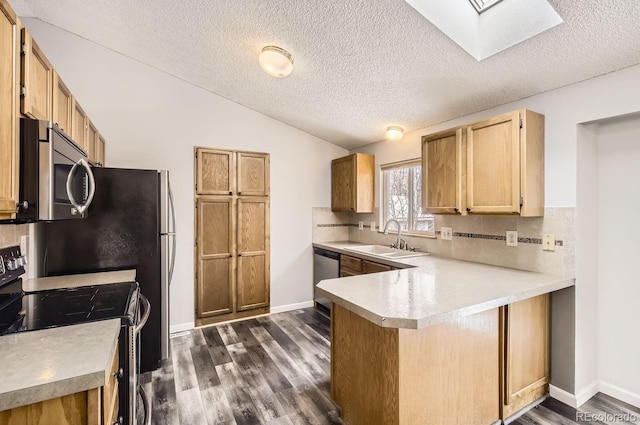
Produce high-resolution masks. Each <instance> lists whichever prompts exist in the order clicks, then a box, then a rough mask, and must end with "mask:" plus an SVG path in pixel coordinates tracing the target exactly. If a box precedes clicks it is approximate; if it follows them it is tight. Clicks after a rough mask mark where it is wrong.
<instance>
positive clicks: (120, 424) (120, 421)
mask: <svg viewBox="0 0 640 425" xmlns="http://www.w3.org/2000/svg"><path fill="white" fill-rule="evenodd" d="M123 424H124V419H123V418H122V416H120V417H119V418H118V420H117V421H114V422H113V425H123Z"/></svg>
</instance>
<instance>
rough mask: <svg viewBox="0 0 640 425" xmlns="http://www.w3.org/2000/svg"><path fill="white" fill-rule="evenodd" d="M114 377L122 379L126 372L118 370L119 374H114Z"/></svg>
mask: <svg viewBox="0 0 640 425" xmlns="http://www.w3.org/2000/svg"><path fill="white" fill-rule="evenodd" d="M113 376H114V377H115V378H118V379H121V378H122V377H123V376H124V370H122V368H120V369H118V371H117V372H113Z"/></svg>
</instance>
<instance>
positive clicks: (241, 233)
mask: <svg viewBox="0 0 640 425" xmlns="http://www.w3.org/2000/svg"><path fill="white" fill-rule="evenodd" d="M269 268H270V267H269V200H268V199H267V198H240V199H238V286H237V292H238V301H237V307H238V308H237V311H243V310H251V309H254V308H259V307H267V306H268V305H269V295H270V294H269V275H270V270H269Z"/></svg>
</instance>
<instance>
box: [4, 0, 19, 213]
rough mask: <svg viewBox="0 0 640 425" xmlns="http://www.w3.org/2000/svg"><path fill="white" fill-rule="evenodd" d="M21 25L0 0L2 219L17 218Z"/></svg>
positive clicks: (7, 5) (5, 3) (6, 4)
mask: <svg viewBox="0 0 640 425" xmlns="http://www.w3.org/2000/svg"><path fill="white" fill-rule="evenodd" d="M18 28H19V21H18V18H17V16H16V14H15V13H14V12H13V10H12V9H11V7H10V6H9V4H8V3H7V2H6V0H0V93H2V95H0V219H12V218H15V213H16V204H17V199H18V166H19V164H18V161H19V159H18V155H19V145H18V96H19V89H18V88H19V84H20V83H19V81H20V80H19V57H20V39H19V37H20V34H19V30H18Z"/></svg>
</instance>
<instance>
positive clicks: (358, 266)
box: [340, 254, 393, 277]
mask: <svg viewBox="0 0 640 425" xmlns="http://www.w3.org/2000/svg"><path fill="white" fill-rule="evenodd" d="M392 269H393V267H391V266H388V265H386V264H381V263H376V262H373V261H369V260H363V259H361V258H357V257H352V256H350V255H345V254H341V255H340V277H348V276H357V275H360V274H369V273H379V272H387V271H389V270H392Z"/></svg>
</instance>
